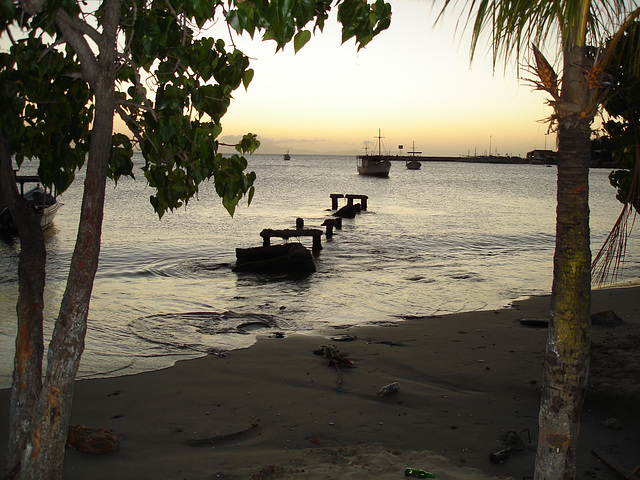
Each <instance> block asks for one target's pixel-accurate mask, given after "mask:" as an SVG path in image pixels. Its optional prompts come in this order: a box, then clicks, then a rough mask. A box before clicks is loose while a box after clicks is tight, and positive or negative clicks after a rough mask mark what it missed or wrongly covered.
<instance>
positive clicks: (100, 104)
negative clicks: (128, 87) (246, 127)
mask: <svg viewBox="0 0 640 480" xmlns="http://www.w3.org/2000/svg"><path fill="white" fill-rule="evenodd" d="M119 13H120V2H119V1H118V0H108V1H106V2H105V22H104V33H103V34H102V40H103V43H101V45H100V47H101V51H100V55H99V59H98V61H97V62H96V63H92V65H91V68H87V69H85V68H84V65H83V73H84V74H85V75H87V72H88V71H90V72H92V73H91V75H90V76H89V75H87V78H86V79H87V80H88V81H89V83H90V84H91V87H92V88H93V91H94V95H95V117H94V123H93V128H92V133H91V146H90V150H89V157H88V161H87V173H86V178H85V185H84V194H83V199H82V207H81V212H80V224H79V227H78V236H77V240H76V246H75V250H74V252H73V256H72V258H71V265H70V271H69V277H68V279H67V286H66V289H65V292H64V295H63V298H62V303H61V306H60V313H59V316H58V319H57V320H56V324H55V328H54V331H53V337H52V339H51V343H50V345H49V353H48V357H47V372H46V377H45V381H44V385H43V387H42V393H41V395H40V398H39V402H38V406H37V412H36V414H35V420H34V422H33V427H32V429H31V432H30V436H29V440H28V442H27V445H26V448H25V449H24V451H23V452H22V459H21V464H20V472H19V476H20V477H19V478H21V479H23V480H27V479H28V480H40V479H42V480H45V479H47V480H50V479H61V478H62V472H63V461H64V449H65V444H66V440H67V433H68V428H69V419H70V416H71V406H72V400H73V388H74V383H75V377H76V374H77V372H78V368H79V366H80V358H81V356H82V352H83V350H84V339H85V334H86V330H87V317H88V314H89V302H90V299H91V292H92V289H93V282H94V278H95V274H96V271H97V269H98V259H99V255H100V238H101V233H102V218H103V212H104V199H105V187H106V180H107V172H108V167H109V158H110V155H111V145H112V135H113V114H114V111H115V66H116V62H115V60H116V58H115V56H116V43H115V40H116V31H117V25H118V20H119Z"/></svg>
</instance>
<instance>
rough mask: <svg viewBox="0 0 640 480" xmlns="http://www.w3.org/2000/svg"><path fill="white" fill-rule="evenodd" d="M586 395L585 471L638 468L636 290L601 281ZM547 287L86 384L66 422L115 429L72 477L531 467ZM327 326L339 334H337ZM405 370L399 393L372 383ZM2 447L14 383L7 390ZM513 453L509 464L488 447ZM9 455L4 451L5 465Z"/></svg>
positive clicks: (582, 474) (524, 471) (76, 464)
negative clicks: (540, 322) (613, 318)
mask: <svg viewBox="0 0 640 480" xmlns="http://www.w3.org/2000/svg"><path fill="white" fill-rule="evenodd" d="M592 303H593V305H592V312H593V313H597V312H604V311H613V312H615V314H616V315H617V316H618V317H619V318H620V319H622V323H621V324H604V325H594V327H593V338H592V341H593V344H594V348H593V359H592V375H591V381H590V387H589V392H588V395H587V401H586V404H585V410H584V413H583V418H582V432H581V435H580V448H579V452H578V478H579V479H604V480H608V479H611V480H613V479H615V478H621V477H619V476H618V474H616V472H615V471H614V470H613V469H612V468H611V467H609V466H608V465H606V464H605V463H603V462H602V461H601V460H599V459H598V458H597V457H596V455H594V454H593V453H592V452H593V451H596V452H604V453H606V454H607V455H609V456H610V457H611V458H613V459H615V460H616V461H617V462H618V463H619V464H620V465H621V468H622V469H623V470H625V471H626V472H628V473H629V474H630V472H632V471H633V469H634V468H636V467H638V466H640V456H639V453H638V452H640V410H639V409H638V408H637V403H638V401H639V400H640V349H639V348H638V345H639V344H640V342H639V340H640V287H639V286H633V287H627V288H616V289H605V290H598V291H594V295H593V302H592ZM548 309H549V297H537V298H532V299H527V300H523V301H518V302H515V303H514V304H513V305H512V307H511V308H507V309H503V310H499V311H478V312H466V313H459V314H454V315H447V316H441V317H428V318H410V319H407V320H406V321H404V322H402V323H401V324H399V325H396V326H378V327H367V328H345V329H340V330H336V331H334V332H328V333H327V335H326V336H305V335H294V336H289V337H286V338H279V336H277V335H274V334H273V333H268V334H265V335H264V336H262V337H260V338H259V340H258V342H257V343H256V344H255V345H254V346H252V347H251V348H248V349H245V350H238V351H233V352H229V353H227V354H226V355H225V356H222V357H218V356H209V357H204V358H200V359H197V360H190V361H184V362H179V363H178V364H176V365H175V366H174V367H172V368H168V369H166V370H162V371H156V372H150V373H144V374H139V375H135V376H127V377H118V378H110V379H99V380H83V381H79V382H77V384H76V392H75V399H74V407H73V415H72V421H71V423H72V424H82V425H86V426H90V427H97V428H105V429H108V430H110V431H112V432H113V433H114V434H115V435H116V436H117V438H118V440H119V442H120V445H119V448H118V450H117V451H116V452H114V453H110V454H90V453H83V452H79V451H76V450H74V449H68V450H67V453H66V457H65V478H67V479H69V480H73V479H83V480H85V479H93V480H100V479H105V480H107V479H109V480H113V479H123V480H124V479H137V480H142V479H154V480H156V479H172V480H178V479H180V480H182V479H188V480H200V479H267V478H294V479H297V478H300V479H350V478H353V479H356V478H357V479H367V478H370V479H374V478H375V479H400V478H405V477H404V470H405V468H407V467H413V468H420V469H424V470H427V471H429V472H432V473H434V474H435V475H436V478H438V479H442V480H448V479H451V480H453V479H460V480H462V479H484V478H514V479H529V478H532V475H533V466H534V456H535V445H536V441H537V433H538V432H537V428H538V427H537V418H538V407H539V399H540V378H541V365H542V358H543V354H544V348H545V342H546V335H547V330H546V328H544V327H541V326H525V325H522V324H521V322H520V320H521V319H545V318H546V317H547V315H548ZM332 337H333V338H332ZM392 382H398V386H399V390H398V391H397V392H395V393H391V394H389V395H377V393H378V391H379V390H380V388H381V387H383V386H385V385H387V384H390V383H392ZM0 409H2V412H4V413H3V414H2V417H1V420H0V438H1V443H0V455H1V456H2V460H3V462H4V458H5V454H6V442H7V436H8V433H7V412H8V390H2V391H0ZM509 432H515V434H517V436H518V438H519V439H521V440H522V443H521V444H519V446H520V447H521V448H520V449H518V451H515V452H513V453H510V454H509V455H508V456H507V457H506V458H505V459H504V461H502V462H499V463H494V462H491V461H490V455H491V454H492V453H494V452H497V451H500V450H503V449H506V448H507V447H508V445H507V443H508V442H505V439H512V438H515V437H514V433H509ZM3 465H4V463H3Z"/></svg>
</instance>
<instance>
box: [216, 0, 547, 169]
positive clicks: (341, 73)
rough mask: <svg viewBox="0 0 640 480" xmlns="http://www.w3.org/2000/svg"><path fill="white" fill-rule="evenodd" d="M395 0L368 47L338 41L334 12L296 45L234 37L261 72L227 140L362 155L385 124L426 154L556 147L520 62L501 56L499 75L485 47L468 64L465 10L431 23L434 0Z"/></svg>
mask: <svg viewBox="0 0 640 480" xmlns="http://www.w3.org/2000/svg"><path fill="white" fill-rule="evenodd" d="M391 3H392V9H393V17H392V21H391V26H390V28H389V29H388V30H385V31H383V32H382V33H381V34H380V35H379V36H378V37H376V38H374V40H373V41H372V42H371V43H370V44H369V45H367V47H366V48H364V49H362V50H361V51H360V52H357V51H356V47H355V45H354V43H353V41H349V42H347V43H346V44H344V45H340V39H341V37H340V31H339V26H338V24H337V22H336V21H335V18H332V19H331V20H330V21H328V22H327V25H326V27H325V30H324V32H323V33H317V34H316V35H315V36H314V37H313V38H312V39H311V41H310V42H309V43H308V44H307V45H306V46H305V47H304V48H303V49H302V50H300V51H299V52H298V54H297V55H294V53H293V48H292V46H288V47H287V49H285V51H284V52H282V51H281V52H278V53H277V54H276V53H275V44H274V42H269V41H267V42H260V41H259V40H258V39H255V40H251V39H249V38H248V37H246V38H245V37H244V36H243V37H240V38H234V42H235V44H236V45H237V46H238V48H240V49H241V50H243V51H244V52H245V54H247V55H248V56H249V57H251V58H252V62H251V66H252V68H254V70H255V76H254V79H253V82H252V83H251V85H250V86H249V89H248V91H246V92H245V91H244V89H242V88H241V89H239V90H237V91H236V92H235V94H234V97H235V98H234V100H233V101H232V103H231V106H230V108H229V111H228V112H227V114H226V115H225V117H224V118H223V128H224V130H223V136H224V137H223V138H224V139H225V141H233V140H234V139H235V140H237V139H238V138H240V136H241V135H243V134H245V133H249V132H251V133H255V134H257V135H258V139H259V140H260V141H261V143H262V144H261V147H260V149H259V150H258V151H257V152H256V153H283V152H286V151H287V150H289V151H290V152H291V153H299V154H322V153H331V154H337V153H344V154H356V153H362V152H363V151H364V145H365V143H366V142H367V141H370V142H372V141H374V140H375V139H374V137H375V136H376V135H377V133H378V129H381V131H382V136H383V137H384V140H383V142H384V144H385V146H386V149H387V150H388V151H389V152H390V153H392V154H394V153H398V149H397V146H398V145H400V144H402V145H404V151H405V152H406V151H407V150H408V149H410V148H411V145H412V143H413V142H415V148H416V150H419V151H421V152H422V153H423V154H424V155H451V156H458V155H467V154H472V155H473V154H474V153H477V154H478V155H483V154H488V153H492V154H500V155H504V154H511V155H520V156H525V155H526V152H528V151H530V150H533V149H543V148H547V149H555V136H553V135H546V134H547V133H548V132H547V128H548V125H547V124H546V122H544V119H546V118H547V117H549V115H550V113H551V110H550V107H548V106H546V102H545V100H546V97H545V95H544V94H543V93H542V92H537V91H533V88H532V87H531V86H530V85H527V84H526V82H524V81H523V80H519V79H518V78H517V72H516V69H515V68H507V69H504V67H503V65H502V64H499V65H497V66H496V71H495V73H494V71H493V66H492V63H491V58H490V55H487V56H486V57H485V58H483V57H482V53H483V52H482V50H480V49H479V51H478V53H477V54H476V59H474V62H473V64H472V65H471V67H469V55H468V45H469V43H468V41H465V39H464V38H462V39H461V38H460V35H456V33H455V22H456V21H457V18H456V19H450V20H453V21H447V22H443V23H442V24H439V25H437V26H435V27H434V26H433V22H434V20H435V18H436V16H437V14H438V11H439V10H438V8H437V7H435V6H433V5H434V4H433V3H432V2H426V1H420V0H394V1H392V2H391ZM227 43H229V41H228V40H227ZM482 46H483V45H482V44H480V47H482ZM519 73H520V75H524V74H523V72H522V71H520V72H519ZM489 149H491V151H490V152H489Z"/></svg>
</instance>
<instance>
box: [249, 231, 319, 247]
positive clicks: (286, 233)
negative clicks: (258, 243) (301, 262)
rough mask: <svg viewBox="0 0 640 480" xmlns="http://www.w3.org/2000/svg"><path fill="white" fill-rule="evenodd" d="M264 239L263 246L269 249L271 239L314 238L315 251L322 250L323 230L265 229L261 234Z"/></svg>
mask: <svg viewBox="0 0 640 480" xmlns="http://www.w3.org/2000/svg"><path fill="white" fill-rule="evenodd" d="M260 236H261V237H262V243H263V246H265V247H268V246H270V245H271V237H280V238H284V239H288V238H291V237H313V245H312V248H313V250H322V239H321V237H322V230H318V229H317V228H303V229H295V230H291V229H287V230H272V229H270V228H265V229H264V230H262V231H261V232H260Z"/></svg>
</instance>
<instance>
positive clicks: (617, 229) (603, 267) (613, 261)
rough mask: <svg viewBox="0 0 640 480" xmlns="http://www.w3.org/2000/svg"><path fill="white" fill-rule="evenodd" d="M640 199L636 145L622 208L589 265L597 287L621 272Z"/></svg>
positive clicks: (639, 147) (639, 161) (638, 149)
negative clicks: (633, 164)
mask: <svg viewBox="0 0 640 480" xmlns="http://www.w3.org/2000/svg"><path fill="white" fill-rule="evenodd" d="M639 198H640V144H638V143H636V163H635V166H634V168H633V177H632V180H631V188H629V195H628V197H627V200H626V202H625V204H624V206H623V208H622V213H620V216H619V217H618V220H617V221H616V223H615V224H614V225H613V228H612V229H611V232H610V233H609V236H607V239H606V240H605V241H604V244H603V245H602V247H601V248H600V251H599V252H598V254H597V255H596V257H595V258H594V259H593V262H592V263H591V279H592V282H593V283H594V284H595V285H597V286H602V285H604V284H606V283H614V282H615V281H616V279H617V278H618V273H619V272H620V271H621V270H622V265H623V262H624V256H625V253H626V250H627V239H628V238H629V236H630V235H631V231H632V230H633V226H634V224H635V219H636V215H637V213H638V212H637V210H635V207H634V205H637V204H638V199H639Z"/></svg>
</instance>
